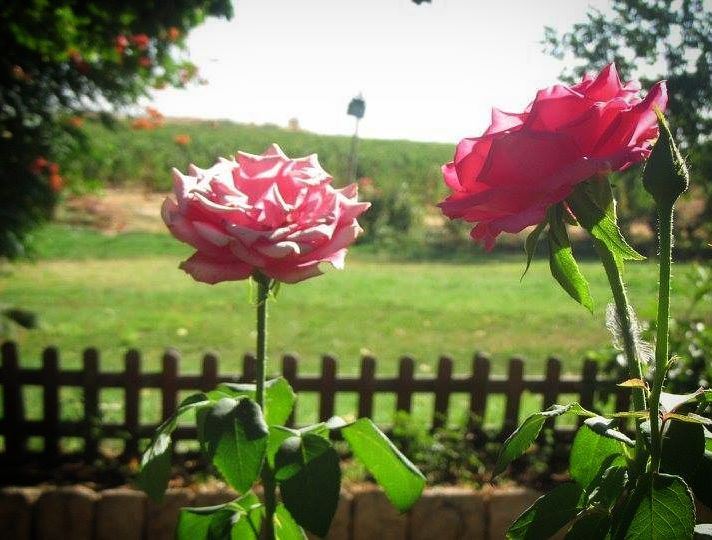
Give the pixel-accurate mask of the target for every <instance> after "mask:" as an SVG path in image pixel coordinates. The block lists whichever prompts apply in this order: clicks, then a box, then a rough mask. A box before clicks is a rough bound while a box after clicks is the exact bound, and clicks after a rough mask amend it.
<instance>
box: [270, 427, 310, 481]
mask: <svg viewBox="0 0 712 540" xmlns="http://www.w3.org/2000/svg"><path fill="white" fill-rule="evenodd" d="M303 466H304V457H303V456H302V437H301V436H299V435H296V436H292V437H287V438H286V439H285V440H284V441H283V442H282V444H281V445H280V447H279V450H277V453H276V454H275V457H274V477H275V479H277V481H282V480H288V479H290V478H291V477H292V476H294V475H295V474H297V473H298V472H299V471H300V470H302V468H303Z"/></svg>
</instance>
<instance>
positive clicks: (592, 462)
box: [569, 424, 626, 490]
mask: <svg viewBox="0 0 712 540" xmlns="http://www.w3.org/2000/svg"><path fill="white" fill-rule="evenodd" d="M625 464H626V461H625V457H624V456H623V448H622V447H621V443H620V442H618V441H616V440H614V439H611V438H608V437H604V436H602V435H601V434H599V433H597V432H595V431H594V430H593V429H591V428H590V427H589V426H587V425H585V424H584V425H583V426H581V429H579V430H578V433H576V438H575V439H574V443H573V445H572V446H571V456H570V464H569V471H570V472H571V477H572V478H573V479H574V480H576V481H577V482H578V484H579V485H580V486H581V487H582V488H583V489H584V490H586V489H588V488H589V486H590V484H591V482H593V481H594V480H595V479H596V478H600V476H602V475H603V472H604V471H605V470H606V469H608V468H609V467H612V466H615V465H625Z"/></svg>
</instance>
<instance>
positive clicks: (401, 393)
mask: <svg viewBox="0 0 712 540" xmlns="http://www.w3.org/2000/svg"><path fill="white" fill-rule="evenodd" d="M414 371H415V361H414V360H413V359H412V358H410V357H407V356H406V357H403V358H401V359H400V364H399V366H398V382H397V383H396V394H397V398H396V410H398V411H405V412H407V413H410V411H411V409H412V407H413V372H414Z"/></svg>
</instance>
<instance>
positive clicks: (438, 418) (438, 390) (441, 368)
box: [433, 356, 452, 428]
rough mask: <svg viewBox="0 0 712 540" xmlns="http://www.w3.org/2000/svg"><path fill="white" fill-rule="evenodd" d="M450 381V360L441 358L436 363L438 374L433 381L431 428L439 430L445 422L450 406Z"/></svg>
mask: <svg viewBox="0 0 712 540" xmlns="http://www.w3.org/2000/svg"><path fill="white" fill-rule="evenodd" d="M451 379H452V360H450V359H449V358H447V357H445V356H441V357H440V360H439V361H438V373H437V378H436V379H435V407H434V410H433V428H441V427H443V426H444V425H445V423H446V422H447V409H448V405H449V404H450V380H451Z"/></svg>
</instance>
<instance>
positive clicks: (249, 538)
mask: <svg viewBox="0 0 712 540" xmlns="http://www.w3.org/2000/svg"><path fill="white" fill-rule="evenodd" d="M234 503H235V504H236V505H237V506H238V507H239V509H240V510H241V516H240V519H239V520H238V521H237V523H235V524H234V525H233V527H232V538H231V540H259V538H260V528H261V526H262V520H263V519H264V514H265V509H264V505H263V504H262V503H261V502H260V499H259V498H258V497H257V495H255V494H254V493H253V492H252V491H249V492H247V493H245V494H244V495H243V496H242V497H239V498H238V499H236V500H235V501H234Z"/></svg>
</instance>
